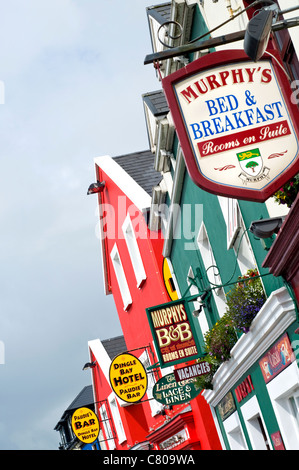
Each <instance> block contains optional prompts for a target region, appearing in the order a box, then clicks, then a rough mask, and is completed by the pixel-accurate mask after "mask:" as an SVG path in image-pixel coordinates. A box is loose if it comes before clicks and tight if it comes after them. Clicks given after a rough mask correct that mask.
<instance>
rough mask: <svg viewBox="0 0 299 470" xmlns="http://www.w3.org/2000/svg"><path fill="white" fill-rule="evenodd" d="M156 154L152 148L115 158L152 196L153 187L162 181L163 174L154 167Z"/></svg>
mask: <svg viewBox="0 0 299 470" xmlns="http://www.w3.org/2000/svg"><path fill="white" fill-rule="evenodd" d="M154 159H155V156H154V155H153V153H152V152H151V151H150V150H145V151H142V152H134V153H130V154H128V155H121V156H119V157H114V160H115V161H116V162H117V163H118V164H119V165H120V166H121V167H122V169H123V170H125V172H126V173H128V174H129V175H130V176H131V178H133V180H134V181H136V183H138V184H139V186H141V187H142V188H143V189H144V190H145V191H146V192H147V194H149V195H150V196H151V195H152V190H153V187H154V186H156V185H157V184H159V183H160V181H161V179H162V176H161V174H160V173H157V171H156V170H155V168H154Z"/></svg>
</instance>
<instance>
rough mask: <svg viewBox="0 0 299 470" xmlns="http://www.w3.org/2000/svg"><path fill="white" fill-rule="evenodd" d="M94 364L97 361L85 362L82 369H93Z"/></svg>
mask: <svg viewBox="0 0 299 470" xmlns="http://www.w3.org/2000/svg"><path fill="white" fill-rule="evenodd" d="M96 365H97V363H96V362H95V361H93V362H86V364H85V365H84V366H83V369H82V370H87V369H93V368H94V367H95V366H96Z"/></svg>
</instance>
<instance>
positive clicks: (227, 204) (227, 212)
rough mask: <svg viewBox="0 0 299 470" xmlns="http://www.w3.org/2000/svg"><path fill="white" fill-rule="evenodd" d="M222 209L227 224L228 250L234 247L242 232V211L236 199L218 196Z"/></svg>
mask: <svg viewBox="0 0 299 470" xmlns="http://www.w3.org/2000/svg"><path fill="white" fill-rule="evenodd" d="M218 200H219V203H220V207H221V210H222V213H223V217H224V220H225V223H226V237H227V249H228V250H229V249H231V248H233V246H234V243H235V241H236V238H237V236H238V234H239V232H240V230H241V221H240V209H239V205H238V201H237V200H236V199H231V198H226V197H223V196H218Z"/></svg>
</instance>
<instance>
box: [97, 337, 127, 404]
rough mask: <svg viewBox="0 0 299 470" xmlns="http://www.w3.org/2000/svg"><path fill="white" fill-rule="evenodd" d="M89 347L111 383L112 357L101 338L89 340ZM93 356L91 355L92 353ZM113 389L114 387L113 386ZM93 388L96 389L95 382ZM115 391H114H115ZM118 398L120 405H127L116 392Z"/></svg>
mask: <svg viewBox="0 0 299 470" xmlns="http://www.w3.org/2000/svg"><path fill="white" fill-rule="evenodd" d="M88 347H89V350H90V352H92V354H93V356H94V358H95V360H96V362H97V363H98V365H99V367H100V368H101V370H102V372H103V374H104V376H105V379H106V381H107V382H108V384H109V385H110V375H109V371H110V365H111V359H110V357H109V356H108V353H107V351H106V349H105V348H104V346H103V344H102V342H101V340H100V339H93V340H91V341H88ZM90 357H91V355H90ZM111 389H112V387H111ZM93 390H95V385H94V383H93ZM113 393H114V392H113ZM114 395H115V397H116V399H117V400H118V403H119V405H120V406H127V405H128V403H127V402H125V401H123V400H121V399H120V398H119V397H118V396H117V395H116V394H114Z"/></svg>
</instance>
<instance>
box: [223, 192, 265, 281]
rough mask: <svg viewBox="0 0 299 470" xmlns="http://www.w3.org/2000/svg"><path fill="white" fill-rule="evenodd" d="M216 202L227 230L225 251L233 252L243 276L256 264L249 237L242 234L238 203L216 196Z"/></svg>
mask: <svg viewBox="0 0 299 470" xmlns="http://www.w3.org/2000/svg"><path fill="white" fill-rule="evenodd" d="M218 201H219V204H220V207H221V210H222V214H223V217H224V220H225V223H226V228H227V249H228V250H229V249H233V250H234V252H235V254H236V256H237V260H238V265H239V268H240V271H241V273H242V274H245V273H246V272H247V271H248V269H254V268H255V267H256V263H255V261H254V255H253V251H252V248H251V244H250V240H249V237H248V235H247V233H244V232H245V224H244V222H243V218H242V214H241V211H240V207H239V204H238V201H237V200H236V199H230V198H226V197H223V196H218Z"/></svg>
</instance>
